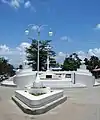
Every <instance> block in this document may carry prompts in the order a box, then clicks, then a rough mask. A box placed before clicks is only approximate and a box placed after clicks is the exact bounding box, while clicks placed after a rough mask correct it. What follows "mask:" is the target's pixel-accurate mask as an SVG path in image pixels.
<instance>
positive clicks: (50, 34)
mask: <svg viewBox="0 0 100 120" xmlns="http://www.w3.org/2000/svg"><path fill="white" fill-rule="evenodd" d="M52 36H53V32H52V31H51V28H50V31H49V37H52ZM46 48H47V71H49V70H50V60H49V49H51V47H50V46H47V47H46Z"/></svg>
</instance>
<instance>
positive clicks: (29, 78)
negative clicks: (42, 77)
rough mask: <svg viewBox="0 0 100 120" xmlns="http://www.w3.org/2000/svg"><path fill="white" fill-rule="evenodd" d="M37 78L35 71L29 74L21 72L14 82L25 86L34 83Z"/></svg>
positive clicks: (22, 86)
mask: <svg viewBox="0 0 100 120" xmlns="http://www.w3.org/2000/svg"><path fill="white" fill-rule="evenodd" d="M35 78H36V74H35V73H28V74H22V75H21V74H19V75H17V76H16V77H15V78H14V79H13V82H14V84H16V85H17V86H18V87H20V88H24V87H25V86H28V85H30V84H32V83H33V81H34V80H35Z"/></svg>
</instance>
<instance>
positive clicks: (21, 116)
mask: <svg viewBox="0 0 100 120" xmlns="http://www.w3.org/2000/svg"><path fill="white" fill-rule="evenodd" d="M14 90H15V88H9V87H1V86H0V120H100V87H99V86H98V87H94V88H71V89H66V90H64V94H65V95H67V96H68V99H67V101H66V102H65V103H63V104H61V105H59V106H57V107H56V108H54V109H52V110H50V111H49V112H47V113H45V114H42V115H33V116H32V115H27V114H25V113H23V112H22V111H21V109H20V108H19V107H17V105H16V104H15V103H14V102H13V101H12V100H11V96H12V95H13V94H14Z"/></svg>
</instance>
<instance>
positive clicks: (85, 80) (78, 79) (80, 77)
mask: <svg viewBox="0 0 100 120" xmlns="http://www.w3.org/2000/svg"><path fill="white" fill-rule="evenodd" d="M75 83H82V84H85V85H86V86H87V87H93V85H94V84H95V78H94V77H93V76H92V75H90V74H82V73H75Z"/></svg>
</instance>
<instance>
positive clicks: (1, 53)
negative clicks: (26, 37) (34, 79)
mask: <svg viewBox="0 0 100 120" xmlns="http://www.w3.org/2000/svg"><path fill="white" fill-rule="evenodd" d="M29 46H30V44H29V43H27V42H23V43H21V44H20V45H19V46H18V47H16V48H9V47H8V46H7V45H0V57H4V58H7V59H8V60H9V62H10V63H11V64H13V65H14V66H18V65H19V64H22V61H24V60H25V59H26V53H25V50H26V48H27V47H29Z"/></svg>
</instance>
